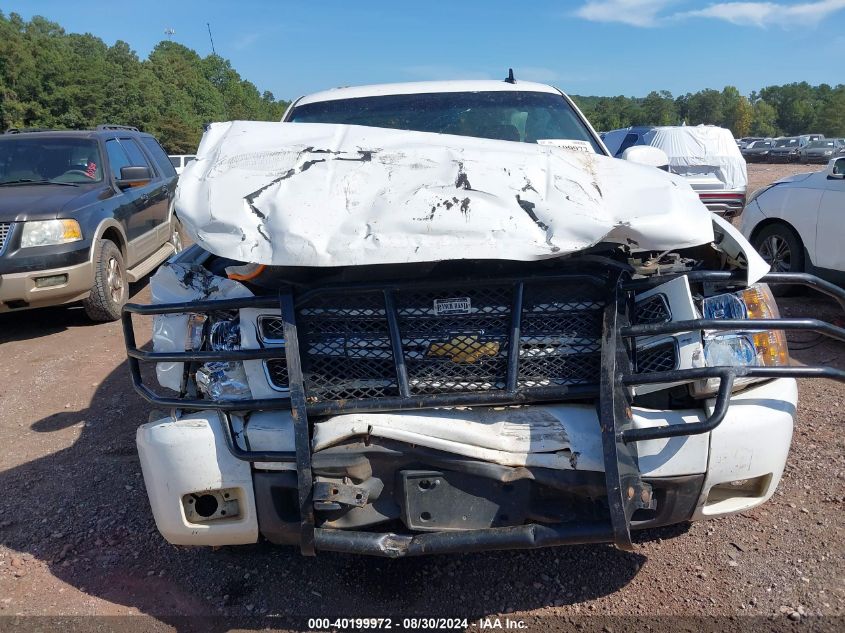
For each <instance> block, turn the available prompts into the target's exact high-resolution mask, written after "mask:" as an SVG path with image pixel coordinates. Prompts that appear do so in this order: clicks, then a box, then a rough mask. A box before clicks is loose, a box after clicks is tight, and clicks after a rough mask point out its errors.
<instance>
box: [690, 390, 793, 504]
mask: <svg viewBox="0 0 845 633" xmlns="http://www.w3.org/2000/svg"><path fill="white" fill-rule="evenodd" d="M710 404H711V406H712V401H711V402H710ZM797 406H798V385H797V383H796V381H795V379H794V378H780V379H778V380H773V381H771V382H767V383H764V384H762V385H760V386H757V387H753V388H751V389H746V390H745V391H742V392H740V393H738V394H736V395H734V396H733V397H732V398H731V406H730V409H728V415H727V416H726V417H725V419H724V421H723V422H722V423H721V424H720V425H719V426H717V427H716V429H715V430H713V431H712V432H711V433H710V459H709V462H708V467H707V476H706V478H705V480H704V486H703V488H702V493H701V497H700V498H699V501H698V507H697V509H696V511H695V514H694V515H693V519H696V520H698V519H709V518H714V517H717V516H723V515H726V514H734V513H736V512H744V511H746V510H749V509H751V508H754V507H756V506H759V505H761V504H763V503H765V502H766V501H768V500H769V499H770V498H771V496H772V495H773V494H774V492H775V489H776V488H777V486H778V483H780V479H781V476H782V475H783V469H784V467H785V466H786V458H787V455H788V454H789V446H790V444H791V443H792V428H793V424H794V418H795V409H796V407H797ZM766 475H770V476H771V479H770V480H769V483H768V485H767V486H766V488H765V490H762V491H761V494H759V495H757V496H753V497H743V496H737V497H733V498H728V499H724V500H721V501H719V502H718V503H711V504H708V503H705V502H706V501H707V498H708V495H709V494H710V490H711V489H712V488H713V486H715V485H718V484H725V483H730V482H732V481H737V480H744V479H752V478H755V477H761V476H766Z"/></svg>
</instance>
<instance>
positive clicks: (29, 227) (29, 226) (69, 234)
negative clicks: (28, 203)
mask: <svg viewBox="0 0 845 633" xmlns="http://www.w3.org/2000/svg"><path fill="white" fill-rule="evenodd" d="M81 239H82V229H80V228H79V222H77V221H76V220H38V221H35V222H24V225H23V235H22V236H21V248H29V247H30V246H47V245H49V244H67V243H68V242H77V241H79V240H81Z"/></svg>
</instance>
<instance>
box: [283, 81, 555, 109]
mask: <svg viewBox="0 0 845 633" xmlns="http://www.w3.org/2000/svg"><path fill="white" fill-rule="evenodd" d="M494 91H498V92H546V93H551V94H561V92H560V90H558V89H557V88H554V87H552V86H549V85H547V84H540V83H534V82H533V81H517V82H515V83H509V82H507V81H502V80H495V79H474V80H453V81H412V82H405V83H392V84H372V85H368V86H350V87H344V88H332V89H330V90H322V91H320V92H315V93H312V94H310V95H306V96H304V97H300V98H299V99H297V100H296V101H295V102H294V104H295V105H304V104H307V103H320V102H323V101H336V100H338V99H356V98H359V97H376V96H381V95H406V94H424V93H434V92H494Z"/></svg>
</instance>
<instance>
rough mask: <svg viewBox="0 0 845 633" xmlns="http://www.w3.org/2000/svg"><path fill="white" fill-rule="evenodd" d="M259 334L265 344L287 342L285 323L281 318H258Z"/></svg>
mask: <svg viewBox="0 0 845 633" xmlns="http://www.w3.org/2000/svg"><path fill="white" fill-rule="evenodd" d="M258 332H259V334H260V336H261V340H262V341H264V342H265V343H283V342H284V340H285V327H284V323H283V322H282V320H281V319H280V318H279V317H274V316H260V317H258Z"/></svg>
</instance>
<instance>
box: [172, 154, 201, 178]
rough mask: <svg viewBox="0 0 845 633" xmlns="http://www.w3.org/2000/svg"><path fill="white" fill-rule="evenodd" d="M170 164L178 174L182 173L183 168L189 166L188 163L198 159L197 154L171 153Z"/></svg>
mask: <svg viewBox="0 0 845 633" xmlns="http://www.w3.org/2000/svg"><path fill="white" fill-rule="evenodd" d="M167 157H168V158H169V159H170V164H171V165H173V169H175V170H176V173H177V174H181V173H182V170H183V169H185V167H187V166H188V163H190V162H191V161H194V160H196V159H197V157H196V154H169V155H168V156H167Z"/></svg>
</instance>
